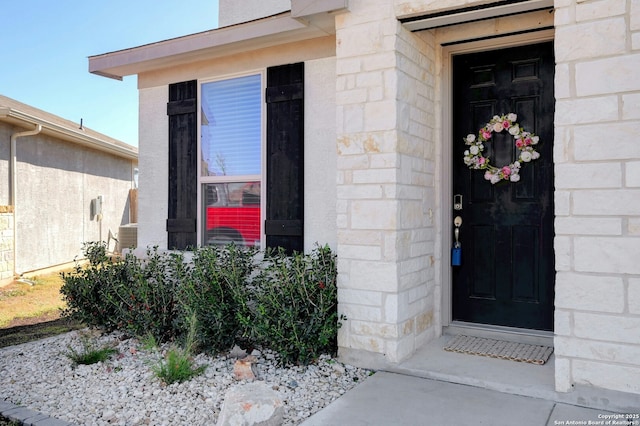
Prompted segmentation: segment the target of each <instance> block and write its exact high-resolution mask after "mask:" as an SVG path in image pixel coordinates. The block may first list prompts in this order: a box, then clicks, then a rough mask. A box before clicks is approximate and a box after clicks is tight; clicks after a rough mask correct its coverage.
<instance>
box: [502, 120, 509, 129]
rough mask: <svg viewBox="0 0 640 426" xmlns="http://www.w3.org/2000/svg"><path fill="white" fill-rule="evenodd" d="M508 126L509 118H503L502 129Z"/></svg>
mask: <svg viewBox="0 0 640 426" xmlns="http://www.w3.org/2000/svg"><path fill="white" fill-rule="evenodd" d="M509 127H511V123H509V120H504V121H503V122H502V128H503V129H508V128H509Z"/></svg>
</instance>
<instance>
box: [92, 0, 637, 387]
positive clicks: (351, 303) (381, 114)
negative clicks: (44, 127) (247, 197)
mask: <svg viewBox="0 0 640 426" xmlns="http://www.w3.org/2000/svg"><path fill="white" fill-rule="evenodd" d="M294 2H295V0H294ZM224 5H225V3H224V2H223V3H221V6H224ZM481 5H483V6H487V5H488V6H492V4H491V2H484V1H482V2H480V1H478V2H474V1H452V0H428V1H427V0H411V1H402V0H395V1H393V0H350V1H349V3H348V10H343V11H340V12H339V13H332V14H330V15H328V16H330V17H331V18H332V19H333V31H334V32H335V36H334V35H333V34H329V35H324V36H320V35H317V36H315V37H312V38H309V39H305V40H301V39H300V37H302V36H300V34H301V33H300V32H291V33H289V34H290V37H291V39H289V41H285V40H283V41H282V42H281V44H280V45H278V46H276V47H273V46H268V47H260V48H257V47H256V49H255V50H250V49H248V48H247V47H246V45H243V46H242V48H238V50H237V51H233V52H230V53H225V52H223V49H222V48H220V47H219V46H216V47H215V49H217V50H212V52H214V53H211V59H208V58H207V56H206V55H203V56H201V57H198V58H194V57H192V58H191V59H185V57H177V56H176V57H175V58H174V60H175V61H176V64H175V66H172V67H166V66H160V65H158V66H157V67H156V68H154V69H150V68H153V66H152V64H146V63H144V64H140V65H137V64H136V63H135V62H134V61H133V59H132V62H131V63H122V64H115V65H113V67H111V65H109V66H107V65H105V69H104V70H103V71H105V72H109V73H114V72H116V71H119V70H129V69H130V68H126V67H131V68H135V67H140V68H141V71H140V72H139V73H138V75H139V82H140V89H141V90H140V103H141V112H140V116H141V122H140V131H141V145H140V150H141V158H140V164H141V168H142V170H151V169H153V172H152V173H154V174H153V175H150V176H147V177H143V175H141V180H140V216H141V222H146V224H144V225H142V224H141V226H140V238H141V243H142V244H143V245H144V244H159V245H160V246H162V243H163V242H165V240H164V238H166V232H165V229H164V221H165V216H164V209H166V193H165V192H164V191H166V189H165V188H160V186H166V185H164V184H163V185H158V182H165V181H166V175H163V174H164V173H166V170H164V169H166V167H165V166H164V164H166V157H165V156H166V152H165V151H166V150H165V149H164V148H163V146H164V145H163V144H165V143H166V127H167V126H166V115H165V114H166V111H165V104H166V90H167V89H166V87H167V84H169V83H171V82H175V81H184V80H189V79H199V78H212V77H216V76H222V75H230V74H233V73H237V72H247V71H250V70H259V69H264V68H265V67H267V66H271V65H277V64H285V63H291V62H297V61H304V62H305V66H306V86H305V90H306V92H307V97H306V98H305V109H306V118H305V134H306V135H307V138H306V140H305V149H306V150H307V151H306V152H307V155H308V156H307V163H306V164H305V182H306V194H307V197H306V199H305V212H306V215H305V224H306V225H305V239H306V241H307V244H305V248H308V247H309V244H310V242H314V241H319V242H321V243H324V242H328V243H329V244H330V245H331V246H332V247H335V248H336V250H337V253H338V262H339V263H338V265H339V309H340V311H341V313H343V314H345V315H346V317H347V318H348V319H347V321H346V322H345V324H344V325H343V327H342V328H341V329H340V334H339V346H340V355H341V356H342V357H343V359H345V360H346V361H348V362H351V363H355V364H358V365H364V366H369V367H374V368H375V367H379V366H384V365H389V364H397V363H399V362H401V361H402V360H404V359H407V358H408V357H410V356H411V355H412V354H414V353H415V352H416V350H417V349H418V348H420V347H422V346H424V345H425V344H428V342H431V341H433V340H434V339H436V338H438V337H439V336H440V335H441V334H442V333H443V330H445V328H446V327H448V326H449V325H450V324H451V282H450V281H451V276H450V275H451V272H450V267H449V265H448V257H447V256H448V254H447V253H448V251H449V248H450V243H451V241H450V239H451V237H450V230H451V219H452V210H451V197H452V194H451V189H450V188H451V162H452V158H451V149H450V147H451V144H452V143H453V141H452V140H451V130H450V129H451V123H452V121H453V120H454V119H455V118H454V117H451V114H450V112H449V111H450V110H451V99H450V98H451V84H452V83H451V81H450V80H451V77H450V72H451V57H452V55H454V54H457V53H468V52H474V51H482V50H490V49H495V48H500V47H507V46H525V45H526V44H531V43H536V42H540V41H554V45H555V60H556V72H555V96H556V104H555V140H554V154H553V160H554V163H555V196H554V200H555V240H554V252H555V265H556V270H557V272H556V288H555V312H554V323H555V326H554V334H553V342H554V346H555V355H554V356H555V387H556V390H557V391H559V392H568V391H571V390H572V388H573V387H575V386H581V387H595V388H598V389H607V390H611V391H620V392H625V393H628V394H631V395H640V334H639V333H638V330H640V308H638V306H639V305H640V303H639V302H640V269H639V266H638V265H639V264H640V263H639V262H638V259H640V148H638V144H637V142H636V141H635V139H634V136H635V134H636V133H638V131H640V79H638V78H636V77H635V75H636V74H637V72H636V70H637V69H638V68H640V3H639V2H638V1H636V0H580V1H578V0H558V1H556V2H555V4H553V5H552V4H551V3H550V2H548V3H545V2H534V1H531V2H521V3H519V4H518V7H525V9H526V8H527V7H528V5H533V6H531V7H530V8H529V9H526V10H520V11H515V12H522V13H518V14H517V15H506V16H496V17H491V18H490V19H485V18H483V19H482V20H479V21H474V19H473V16H474V15H473V13H472V14H471V18H469V16H470V15H469V14H458V12H460V11H464V12H465V13H466V12H469V10H470V9H467V8H472V7H474V6H481ZM490 10H491V9H490ZM445 12H446V14H447V15H450V19H452V21H449V22H448V23H447V25H446V26H442V27H437V28H424V29H420V28H418V27H416V25H418V24H416V23H415V21H412V23H411V24H409V23H402V20H404V19H406V18H412V17H431V16H433V15H437V16H441V15H442V13H445ZM474 13H476V12H474ZM510 13H514V11H512V12H510ZM222 15H223V13H222V11H221V16H222ZM322 17H323V20H324V19H326V18H327V15H322ZM282 19H287V18H286V17H283V18H282ZM314 19H318V15H313V16H310V17H308V20H309V21H308V22H310V23H311V26H313V22H314ZM298 22H299V21H298ZM323 22H324V21H323ZM242 25H245V24H240V26H239V29H242ZM246 25H249V26H250V25H252V23H248V24H246ZM425 25H426V24H425ZM409 26H411V28H412V29H413V30H414V31H410V30H409V29H408V27H409ZM323 28H325V30H326V28H327V27H323ZM292 31H293V30H292ZM296 31H297V30H296ZM269 34H271V33H269ZM294 34H295V36H294ZM265 37H266V36H265ZM274 37H275V36H273V35H272V34H271V35H269V36H268V37H267V39H268V41H269V42H271V41H272V40H273V39H274ZM296 37H299V38H298V39H296ZM304 37H306V35H305V36H304ZM267 39H265V38H263V39H261V40H263V41H266V40H267ZM285 39H286V37H285ZM256 44H258V42H256ZM212 49H214V47H212ZM230 49H231V47H230ZM214 58H215V59H214ZM97 59H100V60H105V61H106V60H107V59H111V58H109V57H105V58H97ZM104 63H105V64H106V63H107V62H104ZM127 72H130V71H127ZM154 165H155V167H153V166H154ZM147 173H151V172H147ZM145 192H146V194H145ZM333 200H335V203H334V201H333ZM145 203H149V205H147V206H145Z"/></svg>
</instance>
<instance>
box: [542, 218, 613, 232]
mask: <svg viewBox="0 0 640 426" xmlns="http://www.w3.org/2000/svg"><path fill="white" fill-rule="evenodd" d="M555 230H556V235H622V219H620V218H606V217H579V216H571V217H556V220H555Z"/></svg>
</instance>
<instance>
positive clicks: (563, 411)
mask: <svg viewBox="0 0 640 426" xmlns="http://www.w3.org/2000/svg"><path fill="white" fill-rule="evenodd" d="M612 415H614V413H610V412H608V411H602V410H597V409H592V408H582V407H577V406H575V405H568V404H557V405H556V407H555V408H554V409H553V412H552V413H551V417H549V423H548V424H549V425H557V426H559V425H571V424H589V425H598V424H602V425H606V424H607V421H608V420H611V419H613V417H611V416H612ZM608 424H609V425H611V424H613V423H608Z"/></svg>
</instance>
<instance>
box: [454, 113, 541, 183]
mask: <svg viewBox="0 0 640 426" xmlns="http://www.w3.org/2000/svg"><path fill="white" fill-rule="evenodd" d="M517 119H518V115H517V114H515V113H512V112H510V113H508V114H504V115H494V116H493V118H492V119H491V121H489V122H488V123H487V124H486V125H485V126H483V127H481V128H480V130H479V131H478V136H477V137H476V135H474V134H472V133H470V134H468V135H467V136H466V137H465V138H464V142H465V144H466V145H468V146H469V148H468V149H466V150H465V151H464V163H465V164H466V165H467V166H468V167H469V168H470V169H476V170H478V169H479V170H485V173H484V178H485V179H486V180H488V181H490V182H491V183H492V184H494V185H495V184H496V183H498V182H501V181H503V180H505V181H508V182H519V181H520V167H521V164H522V163H530V162H531V161H534V160H537V159H538V158H540V153H539V152H538V151H536V150H535V148H534V145H537V144H538V143H539V142H540V138H539V137H538V136H537V135H535V134H533V133H530V132H527V131H525V130H524V129H523V128H522V127H520V126H519V125H518V123H517V122H516V121H517ZM503 130H507V131H508V132H509V134H510V135H511V136H513V137H514V140H515V141H514V144H515V146H516V148H517V149H518V150H520V154H519V156H518V159H517V160H516V161H515V162H513V163H511V164H509V165H505V166H501V167H496V166H493V165H491V162H490V159H489V158H488V157H484V156H483V155H482V152H483V151H484V142H487V141H488V140H490V139H491V136H492V134H493V133H494V132H496V133H499V132H501V131H503Z"/></svg>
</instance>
